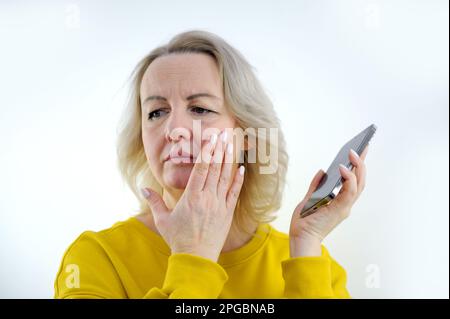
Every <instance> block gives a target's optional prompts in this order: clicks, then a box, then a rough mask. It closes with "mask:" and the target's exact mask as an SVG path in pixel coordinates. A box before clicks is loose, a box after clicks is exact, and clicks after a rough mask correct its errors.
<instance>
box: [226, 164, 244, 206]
mask: <svg viewBox="0 0 450 319" xmlns="http://www.w3.org/2000/svg"><path fill="white" fill-rule="evenodd" d="M244 173H245V166H244V165H241V166H240V167H239V169H238V170H237V171H236V175H235V176H234V180H233V184H232V185H231V187H230V190H229V191H228V194H227V200H226V205H227V208H228V211H232V212H234V209H235V208H236V204H237V200H238V198H239V193H240V192H241V189H242V184H243V183H244Z"/></svg>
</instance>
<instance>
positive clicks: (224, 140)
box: [222, 131, 228, 143]
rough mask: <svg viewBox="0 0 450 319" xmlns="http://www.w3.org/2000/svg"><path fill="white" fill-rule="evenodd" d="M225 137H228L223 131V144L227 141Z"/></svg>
mask: <svg viewBox="0 0 450 319" xmlns="http://www.w3.org/2000/svg"><path fill="white" fill-rule="evenodd" d="M227 137H228V135H227V131H223V133H222V142H224V143H225V142H226V141H227Z"/></svg>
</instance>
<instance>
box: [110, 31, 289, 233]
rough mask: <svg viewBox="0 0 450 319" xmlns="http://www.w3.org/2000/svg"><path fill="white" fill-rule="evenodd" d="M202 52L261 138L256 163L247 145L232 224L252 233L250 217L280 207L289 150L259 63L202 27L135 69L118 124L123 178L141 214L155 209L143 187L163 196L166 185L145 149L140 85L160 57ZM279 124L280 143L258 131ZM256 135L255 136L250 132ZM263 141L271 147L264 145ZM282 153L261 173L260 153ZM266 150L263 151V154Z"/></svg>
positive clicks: (235, 110) (241, 122)
mask: <svg viewBox="0 0 450 319" xmlns="http://www.w3.org/2000/svg"><path fill="white" fill-rule="evenodd" d="M182 53H203V54H208V55H209V56H211V57H213V58H214V60H215V62H216V64H217V66H218V68H219V74H220V77H221V81H222V88H223V93H224V99H225V105H226V107H228V109H229V110H230V112H231V113H232V114H233V116H234V118H235V120H236V123H237V125H238V127H239V128H241V129H242V130H244V131H246V133H248V136H246V137H247V138H248V139H250V138H251V139H252V140H253V141H256V144H255V145H254V151H255V152H256V163H249V162H248V156H249V154H248V150H246V151H243V154H242V155H243V158H244V163H243V165H244V166H245V171H246V173H245V174H246V176H245V179H244V184H243V186H242V189H241V193H240V195H239V199H238V202H237V206H236V210H235V214H234V218H233V223H232V227H236V228H237V229H238V230H240V231H244V232H245V233H247V234H250V232H249V230H248V229H247V228H246V225H247V222H248V221H250V220H251V221H254V222H257V223H258V224H259V223H269V222H271V221H273V220H274V219H275V218H276V214H275V213H276V211H278V210H279V208H280V206H281V200H282V197H283V190H284V186H285V177H286V171H287V166H288V155H287V152H286V144H285V140H284V136H283V133H282V131H281V127H280V122H279V119H278V117H277V115H276V113H275V110H274V107H273V104H272V102H271V100H270V99H269V97H268V96H267V95H266V93H265V90H264V89H263V86H262V85H261V83H260V81H259V80H258V79H257V77H256V76H255V73H254V67H253V66H252V65H251V64H249V63H248V62H247V61H246V59H245V58H244V57H243V55H242V54H241V53H240V52H239V51H238V50H236V49H235V48H233V47H232V46H231V45H229V44H228V43H227V42H225V40H223V39H222V38H220V37H219V36H217V35H215V34H213V33H210V32H207V31H200V30H192V31H187V32H183V33H180V34H177V35H176V36H174V37H173V38H172V39H171V40H170V41H169V42H168V43H167V44H165V45H162V46H159V47H157V48H155V49H153V50H152V51H151V52H150V53H148V54H147V55H146V56H145V57H144V58H143V59H142V60H141V61H139V63H138V64H137V65H136V67H135V68H134V70H133V72H132V74H131V77H130V79H131V82H130V92H129V96H128V103H127V105H126V108H125V109H124V111H123V114H122V116H121V120H120V123H119V129H118V138H117V156H118V168H119V170H120V173H121V175H122V178H123V179H124V181H125V182H126V183H127V185H128V186H129V187H130V188H131V190H132V192H133V193H134V195H135V196H136V198H137V200H138V202H139V206H140V207H139V213H140V214H145V213H151V211H150V208H149V206H148V204H147V201H146V200H145V198H144V197H143V196H142V194H141V192H140V188H142V187H151V188H152V189H154V190H155V191H157V192H159V193H160V194H161V195H162V186H161V185H159V183H158V182H157V181H156V179H155V178H154V176H153V174H152V173H151V171H150V168H149V165H148V163H147V159H146V156H145V152H144V145H143V141H142V126H141V125H142V124H141V123H142V122H141V116H142V114H141V100H140V86H141V82H142V77H143V75H144V72H145V71H146V70H147V68H148V66H149V65H150V64H151V63H152V62H153V61H154V60H155V59H157V58H158V57H161V56H165V55H169V54H182ZM248 128H265V129H267V130H270V129H271V128H272V129H274V128H276V129H277V132H278V138H277V140H275V142H273V141H272V139H269V138H267V136H265V135H264V134H255V132H258V130H247V129H248ZM252 134H255V135H256V136H250V135H252ZM260 145H264V146H266V147H264V148H261V147H260ZM269 147H270V148H271V149H274V150H275V151H276V152H277V160H278V162H277V169H276V171H275V172H273V173H271V174H261V170H260V168H261V167H262V166H263V163H261V161H260V158H261V156H266V154H262V152H264V153H265V150H266V149H268V148H269ZM260 155H261V156H260Z"/></svg>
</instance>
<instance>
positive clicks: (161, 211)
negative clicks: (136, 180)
mask: <svg viewBox="0 0 450 319" xmlns="http://www.w3.org/2000/svg"><path fill="white" fill-rule="evenodd" d="M141 192H142V195H143V196H144V197H145V198H146V199H147V202H148V206H149V207H150V209H151V210H152V213H153V216H154V217H155V218H156V219H160V218H164V217H165V215H166V214H168V213H169V209H168V208H167V206H166V204H165V203H164V201H163V199H162V198H161V196H160V195H159V194H158V193H157V192H155V191H154V190H152V189H150V188H141Z"/></svg>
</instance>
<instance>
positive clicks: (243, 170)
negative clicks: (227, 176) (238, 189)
mask: <svg viewBox="0 0 450 319" xmlns="http://www.w3.org/2000/svg"><path fill="white" fill-rule="evenodd" d="M244 172H245V167H244V165H241V167H239V174H241V176H242V175H244Z"/></svg>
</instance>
